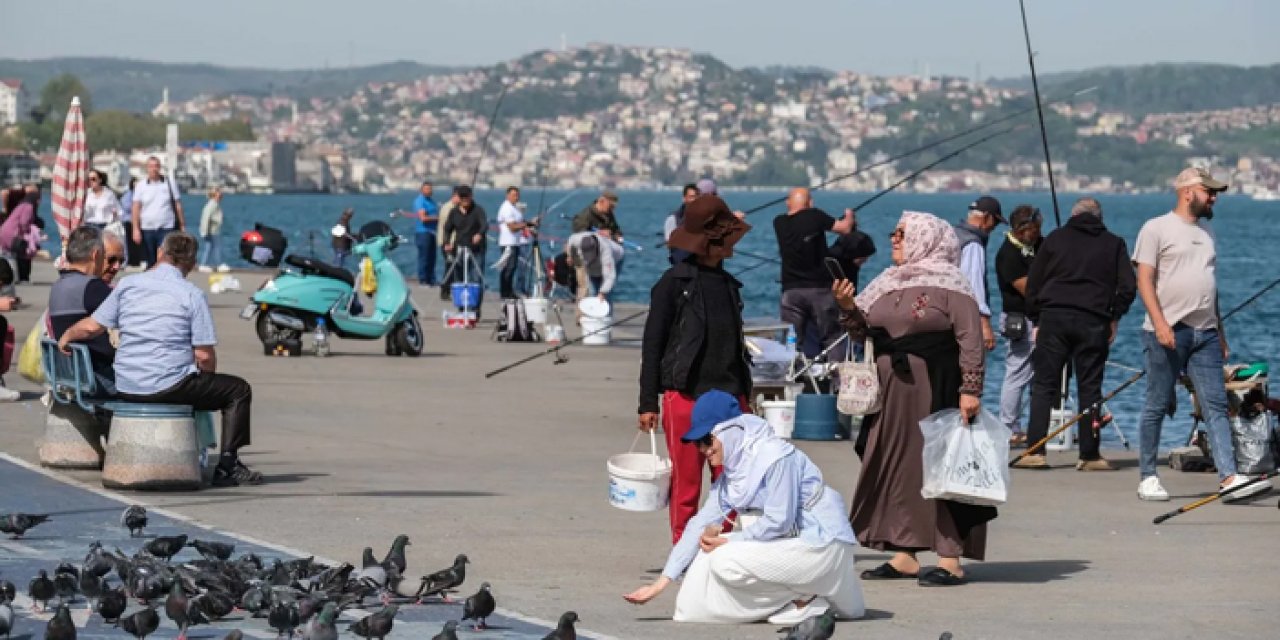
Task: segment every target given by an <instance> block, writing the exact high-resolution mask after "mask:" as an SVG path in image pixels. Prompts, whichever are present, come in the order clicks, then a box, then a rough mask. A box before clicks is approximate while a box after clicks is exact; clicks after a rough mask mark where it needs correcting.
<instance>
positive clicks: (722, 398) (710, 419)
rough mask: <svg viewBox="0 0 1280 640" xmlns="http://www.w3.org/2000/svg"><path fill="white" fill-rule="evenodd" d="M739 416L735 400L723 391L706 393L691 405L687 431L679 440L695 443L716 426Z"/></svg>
mask: <svg viewBox="0 0 1280 640" xmlns="http://www.w3.org/2000/svg"><path fill="white" fill-rule="evenodd" d="M740 415H742V407H741V406H740V405H739V404H738V399H737V398H735V397H733V396H732V395H731V394H728V393H725V392H723V391H718V390H711V391H708V392H706V393H704V394H702V395H700V396H698V401H697V402H695V403H693V415H692V417H691V419H690V420H689V430H688V431H686V432H685V433H684V435H683V436H681V438H680V439H681V440H683V441H684V442H697V441H698V440H701V439H703V438H705V437H706V436H707V434H709V433H711V430H712V429H714V428H715V427H716V425H718V424H720V423H721V422H724V421H725V420H732V419H734V418H736V417H738V416H740Z"/></svg>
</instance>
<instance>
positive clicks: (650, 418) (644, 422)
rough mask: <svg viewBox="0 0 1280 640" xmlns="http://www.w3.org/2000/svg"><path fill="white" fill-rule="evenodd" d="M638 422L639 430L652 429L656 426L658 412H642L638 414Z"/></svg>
mask: <svg viewBox="0 0 1280 640" xmlns="http://www.w3.org/2000/svg"><path fill="white" fill-rule="evenodd" d="M638 423H639V427H640V430H641V431H644V432H649V431H653V430H654V429H657V428H658V414H656V413H652V412H651V413H642V414H640V418H639V420H638Z"/></svg>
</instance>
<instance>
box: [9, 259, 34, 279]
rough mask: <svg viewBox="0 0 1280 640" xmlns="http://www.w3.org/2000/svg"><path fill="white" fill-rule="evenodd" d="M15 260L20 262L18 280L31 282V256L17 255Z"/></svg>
mask: <svg viewBox="0 0 1280 640" xmlns="http://www.w3.org/2000/svg"><path fill="white" fill-rule="evenodd" d="M13 260H14V262H17V263H18V273H17V277H18V282H31V258H27V257H15V258H14V259H13Z"/></svg>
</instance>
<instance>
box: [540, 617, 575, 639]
mask: <svg viewBox="0 0 1280 640" xmlns="http://www.w3.org/2000/svg"><path fill="white" fill-rule="evenodd" d="M575 622H578V614H576V613H574V612H572V611H566V612H564V615H562V616H560V623H559V624H557V625H556V628H555V631H552V632H551V633H548V634H547V635H545V636H543V637H542V640H578V631H577V630H576V629H574V628H573V623H575Z"/></svg>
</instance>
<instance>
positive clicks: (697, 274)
mask: <svg viewBox="0 0 1280 640" xmlns="http://www.w3.org/2000/svg"><path fill="white" fill-rule="evenodd" d="M749 229H751V226H750V225H748V224H747V223H745V222H743V221H742V220H741V219H739V218H738V217H737V216H735V215H734V214H733V212H731V211H730V210H729V206H728V205H726V204H725V203H724V201H723V200H721V199H720V198H719V197H717V196H714V195H703V196H698V198H697V199H696V200H694V201H693V202H692V203H690V204H689V205H688V206H687V207H685V216H684V223H683V224H681V225H680V227H679V228H677V229H676V230H675V231H673V232H672V233H671V240H670V244H671V246H672V247H675V248H678V249H683V250H685V251H688V252H689V254H690V256H689V257H688V258H686V259H685V260H684V261H683V262H680V263H677V264H676V265H674V266H672V267H671V268H670V269H667V271H666V272H665V273H663V274H662V277H661V278H660V279H659V280H658V283H657V284H655V285H654V286H653V291H652V293H651V298H650V303H649V317H648V318H647V319H646V321H645V325H644V340H643V342H642V344H641V360H640V406H639V411H638V413H639V426H640V429H641V430H642V431H652V430H653V429H655V428H657V427H658V420H659V411H658V410H659V406H661V409H662V412H661V416H662V417H661V419H662V430H663V432H664V434H665V435H666V439H667V451H668V452H670V455H671V462H672V473H671V504H670V514H671V539H672V542H676V541H678V540H680V535H681V534H682V533H683V532H684V528H685V524H686V523H687V522H688V521H689V519H690V518H692V517H693V514H694V513H695V512H697V510H698V498H699V496H700V495H701V491H702V465H703V462H702V458H701V457H700V456H699V455H698V449H697V447H696V446H694V445H692V444H688V443H682V442H681V441H680V436H681V435H683V434H684V433H685V432H686V431H688V430H689V420H690V414H691V411H692V410H693V404H694V400H695V399H696V398H697V397H698V396H699V395H701V394H703V393H705V392H707V391H710V390H712V389H717V390H720V391H724V392H725V393H728V394H731V395H733V396H734V397H736V398H738V399H739V400H740V401H741V403H742V404H743V406H746V398H747V396H748V395H749V394H750V392H751V372H750V369H749V364H748V363H749V360H748V356H747V351H746V343H745V342H744V340H743V334H742V296H741V294H740V292H739V289H740V288H741V287H742V284H741V283H740V282H738V281H737V280H735V279H734V278H733V276H731V275H729V274H728V273H727V272H725V270H724V267H723V262H724V260H725V258H728V257H729V256H731V255H733V245H734V244H736V243H737V242H738V240H740V239H741V238H742V236H743V235H744V234H746V232H747V231H748V230H749ZM716 474H718V469H716V468H713V469H712V475H713V478H714V476H715V475H716Z"/></svg>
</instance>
